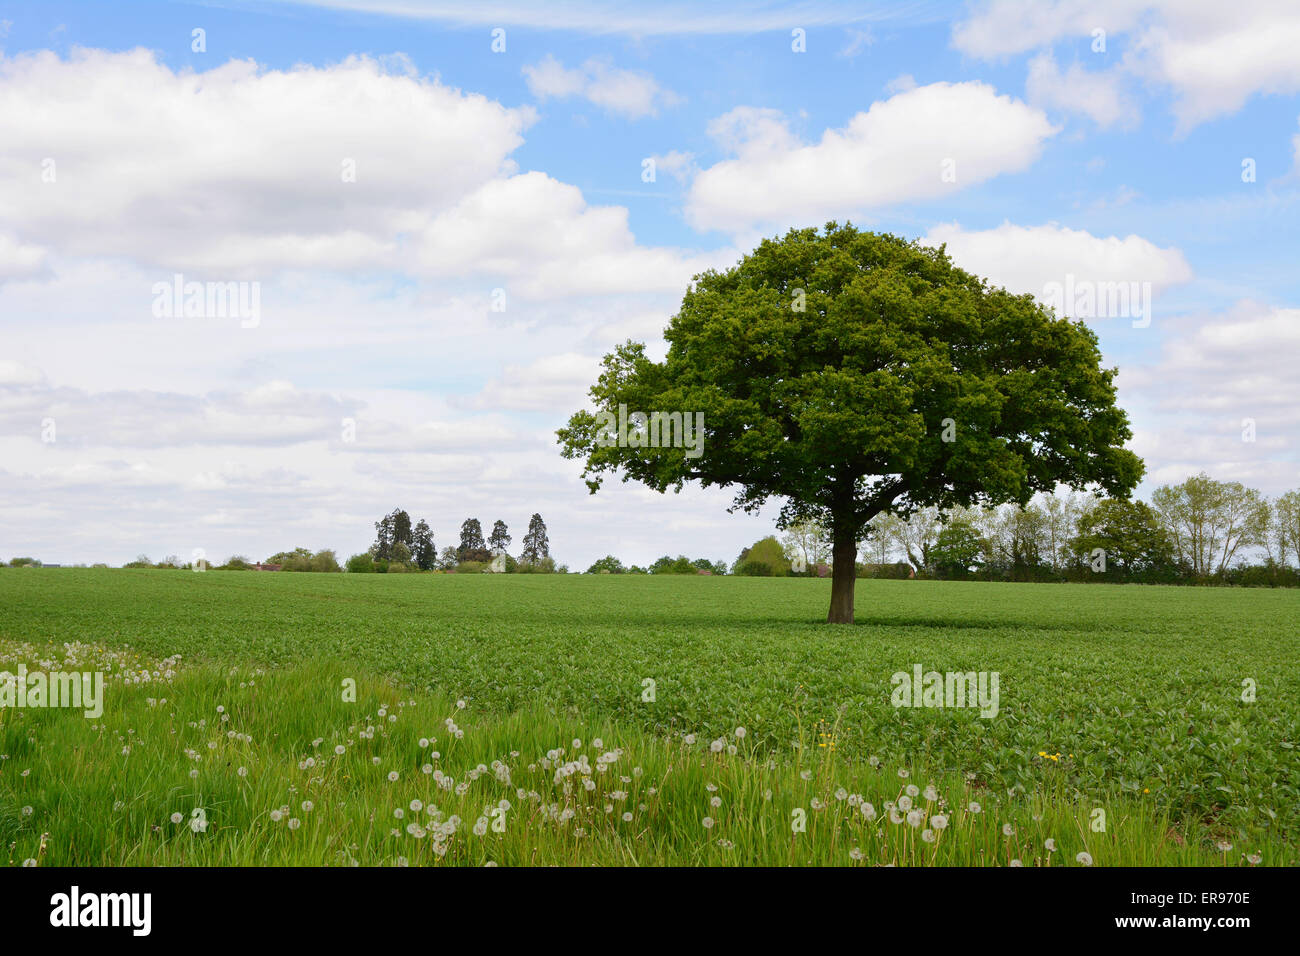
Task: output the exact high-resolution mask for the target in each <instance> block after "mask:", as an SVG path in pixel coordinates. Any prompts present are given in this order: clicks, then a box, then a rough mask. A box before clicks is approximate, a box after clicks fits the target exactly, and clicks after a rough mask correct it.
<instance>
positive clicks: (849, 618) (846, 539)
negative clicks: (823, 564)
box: [826, 522, 858, 624]
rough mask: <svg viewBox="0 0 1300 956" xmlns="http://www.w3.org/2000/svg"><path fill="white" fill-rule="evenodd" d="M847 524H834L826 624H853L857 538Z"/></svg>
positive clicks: (856, 571)
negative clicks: (829, 607) (829, 597)
mask: <svg viewBox="0 0 1300 956" xmlns="http://www.w3.org/2000/svg"><path fill="white" fill-rule="evenodd" d="M848 524H849V523H848V522H836V527H835V530H834V538H833V540H834V547H833V550H832V551H831V563H832V568H831V611H830V613H829V614H828V615H826V623H827V624H852V623H853V585H854V584H856V583H857V573H858V568H857V559H858V538H857V535H856V534H855V533H854V532H853V531H852V530H851V529H850V528H849V527H848Z"/></svg>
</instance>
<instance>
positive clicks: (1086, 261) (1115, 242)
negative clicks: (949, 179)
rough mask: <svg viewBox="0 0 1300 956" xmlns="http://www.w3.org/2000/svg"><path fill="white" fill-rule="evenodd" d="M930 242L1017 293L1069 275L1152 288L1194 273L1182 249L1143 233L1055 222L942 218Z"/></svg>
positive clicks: (1155, 289) (968, 268)
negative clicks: (992, 225)
mask: <svg viewBox="0 0 1300 956" xmlns="http://www.w3.org/2000/svg"><path fill="white" fill-rule="evenodd" d="M923 241H924V242H925V243H926V244H927V245H931V246H938V245H940V244H945V245H946V246H947V250H948V255H949V256H950V257H951V258H952V260H953V262H954V263H955V264H956V265H958V266H960V267H961V268H963V269H965V270H966V271H968V272H972V273H974V274H975V275H978V276H982V277H984V278H987V279H989V280H990V281H991V282H992V283H993V284H994V285H1000V286H1005V287H1006V288H1007V289H1008V290H1009V291H1011V292H1015V293H1025V292H1028V293H1030V294H1033V295H1042V294H1043V287H1044V286H1045V285H1046V284H1047V283H1049V282H1064V281H1065V277H1066V276H1067V275H1074V276H1075V277H1077V278H1079V279H1086V280H1089V281H1094V282H1109V281H1117V282H1118V281H1128V282H1150V283H1151V285H1152V290H1153V292H1156V293H1158V292H1160V291H1161V290H1163V289H1166V288H1168V287H1170V286H1172V285H1176V284H1178V283H1181V282H1187V281H1189V280H1190V279H1191V278H1192V270H1191V267H1190V266H1189V265H1188V264H1187V260H1186V259H1185V258H1184V257H1183V254H1182V252H1180V251H1179V250H1178V249H1175V248H1172V247H1169V248H1161V247H1160V246H1157V245H1156V244H1155V243H1153V242H1151V241H1150V240H1148V239H1144V238H1142V237H1141V236H1137V235H1129V236H1125V237H1124V238H1120V237H1119V236H1094V235H1092V234H1091V233H1089V232H1086V231H1084V230H1081V229H1069V228H1067V227H1063V226H1059V225H1057V224H1056V223H1047V224H1044V225H1041V226H1017V225H1013V224H1011V223H1009V222H1004V223H1003V224H1002V225H1000V226H998V227H997V228H996V229H985V230H977V231H970V230H966V229H963V228H962V227H961V226H959V225H957V224H956V223H943V224H940V225H937V226H935V227H934V228H932V229H930V230H929V232H928V233H926V235H925V238H924V240H923Z"/></svg>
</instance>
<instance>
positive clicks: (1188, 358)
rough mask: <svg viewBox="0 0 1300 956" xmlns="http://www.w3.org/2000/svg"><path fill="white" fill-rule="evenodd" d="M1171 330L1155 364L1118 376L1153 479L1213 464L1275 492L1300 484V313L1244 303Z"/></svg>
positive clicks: (1223, 473) (1214, 469) (1181, 321)
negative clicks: (1299, 365)
mask: <svg viewBox="0 0 1300 956" xmlns="http://www.w3.org/2000/svg"><path fill="white" fill-rule="evenodd" d="M1165 330H1166V331H1165V335H1164V338H1163V341H1162V344H1161V348H1160V350H1159V352H1158V354H1157V355H1156V356H1155V357H1154V358H1153V360H1151V361H1147V362H1139V363H1132V364H1128V365H1126V366H1125V367H1124V368H1123V369H1122V370H1121V372H1120V375H1119V378H1118V380H1117V382H1118V385H1119V392H1120V399H1121V402H1122V403H1123V404H1125V405H1126V406H1129V405H1133V406H1135V407H1137V408H1138V409H1140V411H1141V413H1142V421H1143V423H1144V426H1145V427H1144V428H1143V429H1141V430H1138V431H1137V432H1136V433H1135V436H1134V437H1135V441H1134V448H1135V450H1137V451H1138V452H1139V453H1140V454H1142V455H1143V456H1144V457H1145V458H1146V459H1147V463H1148V468H1149V470H1150V473H1149V475H1148V481H1150V482H1152V483H1156V484H1159V483H1162V482H1166V481H1180V480H1181V479H1183V478H1185V477H1187V476H1188V475H1190V474H1195V473H1196V472H1198V471H1202V470H1207V471H1209V472H1210V473H1211V474H1213V475H1214V476H1215V477H1218V478H1224V479H1232V480H1239V481H1244V482H1247V483H1250V484H1255V485H1256V486H1258V487H1260V488H1261V489H1262V490H1264V491H1266V492H1267V493H1269V494H1276V493H1279V492H1281V491H1285V490H1287V489H1290V488H1295V487H1300V459H1297V455H1296V449H1297V448H1300V423H1297V421H1296V419H1295V409H1296V407H1297V405H1300V379H1298V378H1297V377H1296V375H1295V368H1294V366H1295V356H1296V355H1297V354H1300V309H1297V308H1289V307H1285V306H1278V305H1273V304H1269V303H1264V302H1258V301H1254V300H1243V301H1241V302H1238V303H1237V304H1236V305H1235V306H1233V307H1232V308H1230V309H1228V310H1226V311H1223V312H1213V313H1204V314H1194V315H1186V316H1180V317H1177V318H1176V319H1172V320H1168V321H1167V322H1166V323H1165ZM1248 424H1249V427H1248ZM1247 438H1249V439H1250V440H1246V439H1247Z"/></svg>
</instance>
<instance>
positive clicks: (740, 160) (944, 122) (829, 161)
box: [686, 82, 1056, 232]
mask: <svg viewBox="0 0 1300 956" xmlns="http://www.w3.org/2000/svg"><path fill="white" fill-rule="evenodd" d="M709 131H710V133H711V134H712V135H713V136H714V138H715V139H716V140H717V141H718V142H719V144H720V145H722V146H723V147H724V148H725V149H727V150H728V151H729V152H732V153H734V154H735V158H734V159H728V160H724V161H722V162H720V163H717V164H716V165H714V166H711V167H709V168H708V169H705V170H704V171H703V172H701V173H700V174H699V175H698V176H697V177H696V179H695V181H694V183H693V184H692V186H691V190H690V194H689V197H688V201H687V209H686V214H687V218H688V220H689V221H690V222H691V224H692V225H694V226H695V227H696V228H698V229H723V230H729V231H735V232H738V231H740V230H743V229H745V228H748V227H752V226H754V225H757V224H760V223H766V224H775V225H778V226H788V225H795V224H798V225H809V224H819V223H820V222H822V221H824V220H825V219H827V218H830V217H836V218H843V217H844V216H845V215H846V214H847V213H852V212H858V211H862V210H867V209H871V208H877V207H882V206H886V205H893V204H898V203H904V202H909V201H916V200H925V199H935V198H938V197H941V196H944V195H947V194H949V193H952V192H954V191H956V190H958V189H962V188H964V187H966V186H971V185H974V184H976V183H980V182H984V181H985V180H988V179H991V178H993V177H994V176H998V175H1000V174H1003V173H1008V172H1016V171H1019V170H1022V169H1025V168H1027V167H1028V166H1029V165H1031V164H1032V163H1033V162H1034V160H1035V159H1036V158H1037V157H1038V154H1039V152H1040V150H1041V148H1042V144H1043V142H1044V141H1045V140H1046V139H1047V138H1048V137H1050V136H1052V135H1053V134H1054V133H1055V132H1056V130H1055V129H1054V128H1053V127H1052V125H1051V124H1050V123H1049V122H1048V120H1047V117H1046V116H1044V115H1043V113H1042V111H1041V110H1038V109H1036V108H1033V107H1030V106H1027V105H1026V104H1024V103H1022V102H1020V101H1018V100H1014V99H1012V98H1011V97H1009V96H999V95H998V94H997V92H996V91H995V90H994V89H993V88H992V87H991V86H988V85H987V84H984V83H977V82H970V83H934V84H931V85H929V86H922V87H917V88H915V89H911V90H907V91H905V92H902V93H898V94H896V95H894V96H892V97H890V98H889V99H887V100H882V101H878V102H876V103H874V104H872V106H871V108H870V109H869V110H867V111H866V112H865V113H858V114H857V115H855V116H854V117H853V118H852V119H850V120H849V122H848V124H847V125H846V126H845V127H843V128H842V129H828V130H826V131H825V132H824V133H823V134H822V137H821V139H820V141H819V142H817V143H815V144H811V145H807V144H804V143H802V142H800V140H799V139H798V138H797V137H796V136H795V134H794V133H793V132H792V131H791V130H790V128H789V125H788V122H787V120H786V118H785V117H784V116H783V115H781V114H780V113H778V112H777V111H775V110H770V109H754V108H751V107H741V108H738V109H735V110H732V111H731V112H729V113H727V114H725V115H724V116H722V117H719V118H718V119H717V120H715V121H714V122H713V124H711V126H710V130H709ZM946 174H948V175H946Z"/></svg>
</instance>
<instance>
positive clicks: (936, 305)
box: [558, 222, 1143, 622]
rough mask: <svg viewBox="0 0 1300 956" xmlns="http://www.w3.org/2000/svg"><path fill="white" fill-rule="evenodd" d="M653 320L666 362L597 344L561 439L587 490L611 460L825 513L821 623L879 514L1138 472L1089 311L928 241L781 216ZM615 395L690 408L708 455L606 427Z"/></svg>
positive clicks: (835, 617) (641, 350)
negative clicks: (784, 227)
mask: <svg viewBox="0 0 1300 956" xmlns="http://www.w3.org/2000/svg"><path fill="white" fill-rule="evenodd" d="M664 337H665V338H666V339H667V341H668V352H667V355H666V357H665V358H664V360H663V361H662V362H656V361H654V360H653V359H651V358H650V357H649V355H648V354H647V351H646V348H645V345H644V344H642V343H637V342H631V341H629V342H626V343H624V344H623V345H620V346H618V347H617V348H616V349H615V350H614V351H613V352H612V353H610V354H609V355H607V356H605V358H604V360H603V371H602V372H601V374H600V376H599V378H598V380H597V381H596V383H595V384H594V385H593V386H592V388H591V389H590V395H591V398H592V400H593V402H594V405H595V410H594V411H592V410H582V411H579V412H576V413H575V414H574V415H573V416H572V417H571V418H570V419H569V422H568V424H567V426H566V427H564V428H562V429H560V430H559V432H558V437H559V441H560V444H561V446H562V454H563V455H564V456H565V457H567V458H571V459H583V460H585V465H586V467H585V468H584V472H583V476H584V478H585V480H586V482H587V485H588V487H589V489H590V490H591V491H592V492H593V493H594V492H595V491H596V490H597V489H598V488H599V487H600V484H601V481H602V478H603V477H604V476H605V475H606V474H617V473H621V475H622V477H623V480H624V481H627V480H636V481H640V482H642V483H644V484H646V485H648V486H649V487H651V488H654V489H656V490H658V491H661V492H662V491H666V490H668V489H670V488H671V489H673V490H680V489H681V487H682V486H683V484H684V483H685V482H688V481H698V482H700V484H701V485H703V486H705V487H708V486H712V485H717V486H721V487H728V488H734V489H735V498H734V501H733V506H732V507H733V509H734V508H740V509H744V510H746V511H756V510H757V509H759V508H760V507H762V506H763V505H764V504H765V503H766V502H767V501H768V500H769V499H770V498H778V499H780V500H781V501H782V508H781V512H780V516H779V518H778V525H779V526H780V527H782V528H785V527H788V526H790V525H791V524H793V523H795V522H798V521H807V520H815V521H818V522H820V523H821V524H823V525H824V526H825V527H826V528H828V529H829V530H830V532H831V537H832V542H833V547H832V555H833V563H834V571H833V585H832V596H831V609H830V613H829V615H828V620H829V621H832V622H851V621H852V620H853V585H854V563H855V556H856V553H857V542H858V540H859V537H860V535H861V534H862V531H863V528H864V526H865V525H866V524H867V522H869V521H870V520H871V519H872V518H873V517H875V516H876V515H877V514H880V513H882V512H894V513H896V514H900V515H907V514H910V513H911V511H913V510H914V509H916V508H921V507H925V506H931V505H933V506H938V507H949V506H953V505H970V504H985V505H989V504H998V503H1002V502H1008V501H1015V502H1019V503H1022V504H1023V503H1025V502H1027V501H1029V499H1030V498H1031V497H1032V496H1033V495H1034V494H1035V493H1036V492H1038V491H1046V490H1050V489H1052V488H1054V487H1055V486H1056V485H1057V484H1065V485H1068V486H1070V487H1073V488H1082V487H1085V486H1090V485H1091V486H1097V487H1099V488H1101V489H1103V490H1104V491H1106V492H1107V493H1109V494H1111V495H1114V496H1117V497H1125V496H1127V494H1128V493H1129V491H1131V489H1132V488H1133V487H1134V486H1135V485H1136V484H1137V482H1138V480H1139V479H1140V478H1141V476H1142V471H1143V466H1142V462H1141V460H1140V459H1139V458H1138V457H1137V456H1136V455H1135V454H1133V453H1132V452H1131V451H1128V450H1127V449H1125V448H1124V447H1123V444H1124V442H1125V441H1126V440H1127V439H1129V438H1130V437H1131V432H1130V429H1129V424H1128V418H1127V416H1126V415H1125V413H1124V411H1123V410H1122V409H1120V408H1119V407H1117V405H1116V403H1115V387H1114V376H1115V370H1114V369H1104V368H1102V366H1101V353H1100V349H1099V347H1098V344H1097V337H1096V335H1095V334H1094V333H1093V332H1092V330H1091V329H1089V328H1088V327H1087V326H1086V325H1084V324H1083V323H1082V322H1078V321H1071V320H1068V319H1064V318H1058V317H1056V316H1055V315H1054V314H1053V313H1052V312H1051V311H1050V310H1049V309H1048V308H1047V307H1045V306H1044V305H1042V304H1040V303H1038V302H1037V301H1035V300H1034V298H1033V297H1032V296H1029V295H1013V294H1011V293H1010V292H1007V291H1006V290H1005V289H1001V288H994V287H992V286H990V285H989V284H988V283H987V282H986V281H984V280H982V279H980V278H978V277H976V276H973V275H971V274H969V273H967V272H965V271H963V270H961V269H959V268H957V267H956V266H954V265H953V263H952V261H951V260H950V259H949V258H948V255H947V253H946V251H945V250H944V249H943V248H942V247H940V248H932V247H928V246H923V245H921V244H919V243H917V242H914V241H908V240H905V239H902V238H899V237H896V236H892V235H885V234H878V233H871V232H862V231H859V230H858V229H856V228H854V227H853V226H852V225H839V224H837V223H835V222H831V223H828V224H827V225H826V226H825V227H824V229H821V230H818V229H799V230H791V231H790V232H788V233H787V234H786V235H785V236H783V237H780V238H777V239H768V240H765V241H763V242H762V243H761V244H760V245H759V246H758V248H757V249H755V250H754V252H752V253H750V254H749V255H747V256H745V257H744V259H742V260H741V262H740V263H738V264H737V265H736V266H735V267H733V268H731V269H728V270H726V271H723V272H718V271H709V272H705V273H702V274H701V275H699V276H696V278H695V281H694V283H693V284H692V286H691V287H690V288H689V289H688V290H687V292H686V294H685V296H684V298H683V300H682V304H681V308H680V309H679V310H678V312H677V314H676V315H674V316H673V317H672V319H671V322H670V324H669V326H668V328H667V330H666V331H665V333H664ZM620 405H624V406H626V409H630V410H634V411H639V412H643V413H651V412H655V411H663V412H670V411H676V412H682V413H698V412H702V413H703V416H704V418H703V421H704V442H703V449H702V454H698V455H688V454H687V452H688V451H690V449H686V448H678V447H652V448H647V447H631V446H632V445H633V444H637V443H633V442H626V443H620V442H615V441H611V440H610V435H609V432H608V425H607V424H606V423H607V422H608V416H609V415H613V414H616V413H617V412H618V410H619V406H620ZM601 413H604V414H603V415H602V414H601Z"/></svg>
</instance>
